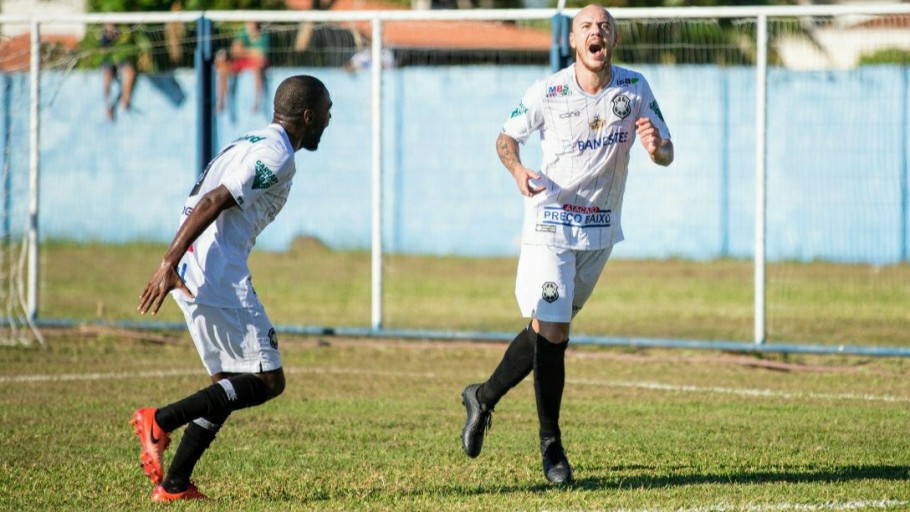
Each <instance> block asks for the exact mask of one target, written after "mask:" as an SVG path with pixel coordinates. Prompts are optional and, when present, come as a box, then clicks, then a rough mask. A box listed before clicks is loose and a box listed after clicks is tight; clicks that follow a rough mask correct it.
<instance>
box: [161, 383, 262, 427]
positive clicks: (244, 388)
mask: <svg viewBox="0 0 910 512" xmlns="http://www.w3.org/2000/svg"><path fill="white" fill-rule="evenodd" d="M266 400H268V387H267V386H266V385H265V382H263V381H262V379H260V378H259V377H257V376H255V375H253V374H252V373H245V374H243V375H238V376H236V377H231V378H230V379H222V380H220V381H218V382H216V383H215V384H212V385H211V386H209V387H207V388H205V389H202V390H200V391H198V392H196V393H195V394H192V395H190V396H188V397H186V398H184V399H183V400H180V401H177V402H174V403H172V404H171V405H168V406H166V407H162V408H160V409H158V411H157V412H156V413H155V421H156V422H158V426H159V427H161V430H164V431H165V432H172V431H173V430H175V429H176V428H178V427H180V426H183V425H186V424H187V423H189V422H191V421H193V420H195V419H196V418H207V417H216V418H217V417H219V416H222V415H225V414H230V413H231V412H232V411H236V410H239V409H243V408H246V407H252V406H255V405H260V404H262V403H265V401H266Z"/></svg>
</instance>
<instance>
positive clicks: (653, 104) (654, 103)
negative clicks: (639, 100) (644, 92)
mask: <svg viewBox="0 0 910 512" xmlns="http://www.w3.org/2000/svg"><path fill="white" fill-rule="evenodd" d="M648 108H650V109H651V111H652V112H654V113H655V114H657V117H659V118H660V120H661V121H664V115H663V113H661V111H660V107H658V106H657V100H652V101H651V103H649V104H648ZM664 122H665V123H666V121H664Z"/></svg>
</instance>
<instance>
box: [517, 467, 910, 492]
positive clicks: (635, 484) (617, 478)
mask: <svg viewBox="0 0 910 512" xmlns="http://www.w3.org/2000/svg"><path fill="white" fill-rule="evenodd" d="M908 474H910V466H889V465H869V466H855V465H853V466H842V467H835V468H826V469H824V470H813V469H811V468H793V469H782V470H779V471H740V472H730V473H710V474H685V475H673V474H670V475H632V476H623V475H621V474H617V475H613V476H592V477H585V478H579V479H577V480H576V481H575V482H574V483H573V484H572V485H571V486H570V488H572V489H589V490H597V489H618V488H652V487H675V486H685V485H700V484H766V483H817V482H824V483H835V482H849V481H853V480H907V479H908ZM534 488H535V489H539V490H546V489H549V488H551V487H550V486H547V485H543V484H542V485H538V486H534Z"/></svg>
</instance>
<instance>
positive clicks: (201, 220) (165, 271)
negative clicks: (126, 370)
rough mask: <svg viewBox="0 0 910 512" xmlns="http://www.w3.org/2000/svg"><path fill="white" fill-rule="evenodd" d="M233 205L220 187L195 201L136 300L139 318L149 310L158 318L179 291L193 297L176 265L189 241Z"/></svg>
mask: <svg viewBox="0 0 910 512" xmlns="http://www.w3.org/2000/svg"><path fill="white" fill-rule="evenodd" d="M236 205H237V202H236V201H235V200H234V196H232V195H231V193H230V192H228V189H227V188H225V187H224V185H221V186H219V187H218V188H215V189H214V190H212V191H210V192H208V193H206V194H205V195H203V196H202V198H200V199H199V203H198V204H197V205H196V207H195V208H193V212H192V213H190V215H189V216H188V217H187V218H186V221H184V222H183V224H181V225H180V229H178V230H177V234H176V235H174V240H173V241H172V242H171V245H170V246H169V247H168V249H167V251H166V252H165V253H164V258H162V260H161V264H160V265H158V268H157V269H156V270H155V273H154V274H152V277H151V278H150V279H149V282H148V283H147V284H146V285H145V289H144V290H142V294H141V295H140V296H139V307H138V308H136V309H137V311H139V313H140V314H143V315H144V314H146V313H147V312H148V311H149V310H151V312H152V314H153V315H156V314H158V310H159V309H160V308H161V303H162V302H164V298H165V297H167V294H168V293H169V292H170V291H171V290H174V289H179V290H181V291H183V293H184V294H186V296H187V297H190V298H192V297H193V293H192V292H191V291H190V290H189V288H187V287H186V283H184V282H183V279H181V278H180V276H179V275H178V274H177V263H178V262H179V261H180V258H182V257H183V255H184V254H185V253H186V251H187V249H189V247H190V245H192V243H193V241H195V240H196V239H197V238H198V237H199V235H200V234H202V232H203V231H205V229H206V228H207V227H209V225H211V224H212V222H214V221H215V219H216V218H218V215H220V214H221V212H222V211H224V210H226V209H228V208H230V207H232V206H236Z"/></svg>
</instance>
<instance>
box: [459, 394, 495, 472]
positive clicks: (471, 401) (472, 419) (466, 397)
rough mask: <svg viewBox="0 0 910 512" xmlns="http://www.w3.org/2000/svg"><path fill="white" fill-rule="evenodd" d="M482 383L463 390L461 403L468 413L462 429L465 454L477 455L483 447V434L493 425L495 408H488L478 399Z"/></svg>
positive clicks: (462, 444)
mask: <svg viewBox="0 0 910 512" xmlns="http://www.w3.org/2000/svg"><path fill="white" fill-rule="evenodd" d="M478 388H480V384H471V385H470V386H468V387H466V388H464V391H462V392H461V403H462V405H464V408H465V412H467V413H468V417H467V419H465V422H464V428H463V429H461V447H462V448H463V449H464V453H465V455H467V456H468V457H471V458H472V459H473V458H474V457H477V456H478V455H480V449H481V448H482V447H483V436H484V434H486V431H487V429H489V428H490V427H492V426H493V409H487V408H486V406H484V405H483V404H481V403H480V400H478V399H477V389H478Z"/></svg>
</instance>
